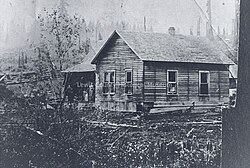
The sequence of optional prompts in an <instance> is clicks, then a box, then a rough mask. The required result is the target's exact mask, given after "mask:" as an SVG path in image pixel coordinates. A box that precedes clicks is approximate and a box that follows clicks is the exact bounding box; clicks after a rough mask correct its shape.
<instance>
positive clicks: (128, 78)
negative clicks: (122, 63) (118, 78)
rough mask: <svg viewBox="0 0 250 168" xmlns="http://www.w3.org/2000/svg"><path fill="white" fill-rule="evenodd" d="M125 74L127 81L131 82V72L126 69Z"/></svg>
mask: <svg viewBox="0 0 250 168" xmlns="http://www.w3.org/2000/svg"><path fill="white" fill-rule="evenodd" d="M126 75H127V76H126V79H127V82H132V72H130V71H127V72H126Z"/></svg>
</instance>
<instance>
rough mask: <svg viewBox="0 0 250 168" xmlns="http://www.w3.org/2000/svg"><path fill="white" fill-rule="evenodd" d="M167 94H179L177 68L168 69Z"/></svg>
mask: <svg viewBox="0 0 250 168" xmlns="http://www.w3.org/2000/svg"><path fill="white" fill-rule="evenodd" d="M167 94H169V95H176V94H177V70H168V71H167Z"/></svg>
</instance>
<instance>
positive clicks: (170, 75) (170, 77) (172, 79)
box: [168, 71, 176, 82]
mask: <svg viewBox="0 0 250 168" xmlns="http://www.w3.org/2000/svg"><path fill="white" fill-rule="evenodd" d="M168 81H169V82H176V72H174V71H169V72H168Z"/></svg>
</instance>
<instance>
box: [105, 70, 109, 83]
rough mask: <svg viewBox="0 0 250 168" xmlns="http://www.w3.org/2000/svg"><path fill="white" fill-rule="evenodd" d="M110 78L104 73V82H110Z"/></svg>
mask: <svg viewBox="0 0 250 168" xmlns="http://www.w3.org/2000/svg"><path fill="white" fill-rule="evenodd" d="M108 76H109V73H108V72H105V73H104V82H108Z"/></svg>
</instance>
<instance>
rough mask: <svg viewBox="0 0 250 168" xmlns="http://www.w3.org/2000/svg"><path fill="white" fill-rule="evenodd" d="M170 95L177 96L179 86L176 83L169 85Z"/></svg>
mask: <svg viewBox="0 0 250 168" xmlns="http://www.w3.org/2000/svg"><path fill="white" fill-rule="evenodd" d="M168 93H169V94H177V84H176V83H169V84H168Z"/></svg>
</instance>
